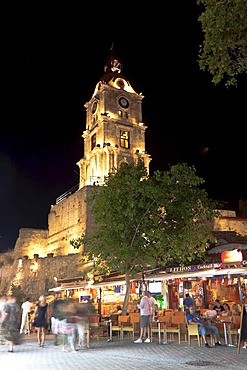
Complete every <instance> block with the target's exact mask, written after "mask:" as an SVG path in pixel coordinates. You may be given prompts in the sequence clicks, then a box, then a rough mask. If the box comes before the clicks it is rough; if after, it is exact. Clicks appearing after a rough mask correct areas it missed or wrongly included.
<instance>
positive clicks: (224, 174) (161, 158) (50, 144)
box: [0, 0, 247, 251]
mask: <svg viewBox="0 0 247 370" xmlns="http://www.w3.org/2000/svg"><path fill="white" fill-rule="evenodd" d="M185 3H186V2H185V1H182V0H180V1H177V2H175V3H174V4H173V5H169V6H167V7H166V10H165V11H163V10H162V12H161V9H160V8H159V7H157V8H155V9H153V10H150V9H149V8H145V7H144V6H143V5H142V8H141V9H140V12H139V13H138V12H135V13H134V12H133V11H132V10H131V8H128V7H125V10H124V9H122V8H123V6H122V5H119V4H118V5H117V4H115V5H114V7H111V8H110V7H109V5H107V4H104V6H102V9H100V11H99V10H98V11H97V9H93V7H92V9H89V8H86V9H85V8H83V9H82V8H81V9H79V8H78V9H77V8H72V6H70V7H69V6H68V5H66V6H65V7H64V8H62V7H61V6H60V7H59V8H55V6H54V9H51V8H49V9H48V8H40V9H34V8H30V7H29V8H28V7H26V9H25V8H24V7H23V6H22V7H21V9H15V12H13V10H12V11H11V12H8V11H6V13H5V14H4V13H3V22H2V25H1V31H2V32H1V45H0V48H1V84H0V86H1V87H0V88H1V97H2V99H1V103H2V104H1V111H0V118H1V120H0V169H1V179H0V236H1V237H0V250H2V251H4V250H7V249H12V248H13V247H14V245H15V242H16V239H17V237H18V234H19V229H20V228H23V227H24V228H25V227H27V228H47V221H48V213H49V211H50V206H51V205H52V204H54V203H55V201H56V198H57V197H58V196H60V195H61V194H63V193H64V192H66V191H67V190H69V189H70V188H72V187H73V186H75V185H77V184H78V183H79V174H78V172H79V171H78V170H79V168H78V167H77V165H76V162H77V161H78V160H79V159H81V158H82V157H83V139H82V137H81V135H82V133H83V131H84V130H85V120H86V110H85V107H84V104H85V103H86V102H88V101H89V100H90V98H91V96H92V94H93V91H94V88H95V86H96V84H97V82H98V81H99V80H100V78H101V77H102V75H103V73H104V65H105V62H106V60H107V57H108V55H109V50H110V47H111V45H112V42H114V51H115V52H116V53H117V55H118V56H119V58H120V59H121V60H122V62H123V75H124V76H125V77H126V78H127V79H128V80H129V81H130V83H131V85H132V87H133V88H134V89H135V91H136V92H137V93H140V92H142V93H143V95H144V99H143V101H142V106H143V122H144V124H145V125H147V126H148V129H147V130H146V150H147V152H148V153H149V154H150V155H151V157H152V162H151V164H150V170H151V172H152V171H154V170H168V169H169V168H170V166H171V165H174V164H177V163H181V162H186V163H188V164H189V165H194V166H195V168H196V170H197V174H198V175H199V176H201V177H202V178H204V179H205V181H206V183H205V188H206V190H207V192H208V194H209V196H210V197H211V198H212V199H215V200H224V201H228V202H229V203H230V205H235V204H237V202H238V199H240V198H242V199H246V198H247V179H246V175H245V167H246V164H245V162H246V154H245V151H246V139H245V134H244V128H243V127H244V121H245V118H244V117H245V116H246V112H245V110H246V109H245V106H246V94H245V91H246V79H244V78H242V79H241V80H240V82H239V86H238V88H237V89H236V88H230V89H228V90H227V89H226V88H225V87H224V86H223V85H221V86H218V87H215V86H214V85H213V83H212V82H211V76H210V75H209V74H208V73H205V72H202V71H200V70H199V66H198V62H197V56H198V49H199V44H200V42H202V38H203V35H202V33H201V28H200V23H199V22H198V20H197V18H198V14H199V8H198V6H197V5H196V0H195V1H191V2H188V3H187V4H185ZM94 8H97V5H95V6H94Z"/></svg>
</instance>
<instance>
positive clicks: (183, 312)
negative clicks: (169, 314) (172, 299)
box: [173, 311, 186, 317]
mask: <svg viewBox="0 0 247 370" xmlns="http://www.w3.org/2000/svg"><path fill="white" fill-rule="evenodd" d="M173 316H183V317H185V316H186V312H185V311H174V314H173Z"/></svg>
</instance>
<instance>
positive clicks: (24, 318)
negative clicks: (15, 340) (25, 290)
mask: <svg viewBox="0 0 247 370" xmlns="http://www.w3.org/2000/svg"><path fill="white" fill-rule="evenodd" d="M32 306H33V303H32V302H30V298H29V297H27V298H26V300H25V302H23V303H22V305H21V311H22V315H21V327H20V334H22V333H25V334H27V333H29V330H30V328H29V325H28V314H30V312H31V309H32Z"/></svg>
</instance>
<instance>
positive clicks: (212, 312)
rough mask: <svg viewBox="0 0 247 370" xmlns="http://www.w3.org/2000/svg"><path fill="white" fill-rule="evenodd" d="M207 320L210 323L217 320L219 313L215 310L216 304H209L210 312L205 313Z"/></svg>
mask: <svg viewBox="0 0 247 370" xmlns="http://www.w3.org/2000/svg"><path fill="white" fill-rule="evenodd" d="M205 318H206V319H207V320H210V321H214V320H216V318H217V311H216V310H214V304H213V303H209V305H208V310H207V311H206V312H205Z"/></svg>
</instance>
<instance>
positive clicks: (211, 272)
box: [145, 267, 247, 280]
mask: <svg viewBox="0 0 247 370" xmlns="http://www.w3.org/2000/svg"><path fill="white" fill-rule="evenodd" d="M219 275H247V267H239V268H225V269H220V268H217V269H214V268H213V269H205V270H201V271H200V270H198V271H193V272H176V273H165V272H164V273H159V274H155V275H150V276H148V275H147V276H146V277H145V279H146V280H172V279H180V278H193V277H194V278H206V277H213V276H219Z"/></svg>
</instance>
